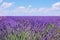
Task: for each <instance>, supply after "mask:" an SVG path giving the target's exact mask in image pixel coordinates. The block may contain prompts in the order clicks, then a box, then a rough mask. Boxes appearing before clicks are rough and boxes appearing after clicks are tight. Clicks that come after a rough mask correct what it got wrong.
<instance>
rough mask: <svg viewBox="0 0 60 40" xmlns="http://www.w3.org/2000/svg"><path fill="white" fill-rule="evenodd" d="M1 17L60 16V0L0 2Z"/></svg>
mask: <svg viewBox="0 0 60 40" xmlns="http://www.w3.org/2000/svg"><path fill="white" fill-rule="evenodd" d="M0 15H1V16H60V0H0Z"/></svg>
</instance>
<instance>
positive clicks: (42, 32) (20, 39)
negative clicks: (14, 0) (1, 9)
mask: <svg viewBox="0 0 60 40" xmlns="http://www.w3.org/2000/svg"><path fill="white" fill-rule="evenodd" d="M59 19H60V17H37V16H36V17H33V16H32V17H24V16H22V17H19V16H15V17H14V16H5V17H4V16H3V17H2V18H1V20H0V40H60V20H59Z"/></svg>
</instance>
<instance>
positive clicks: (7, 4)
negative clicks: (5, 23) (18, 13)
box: [0, 2, 13, 9]
mask: <svg viewBox="0 0 60 40" xmlns="http://www.w3.org/2000/svg"><path fill="white" fill-rule="evenodd" d="M12 4H13V3H9V2H3V4H2V5H1V6H0V7H1V8H3V9H5V8H9V7H11V6H12Z"/></svg>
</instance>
